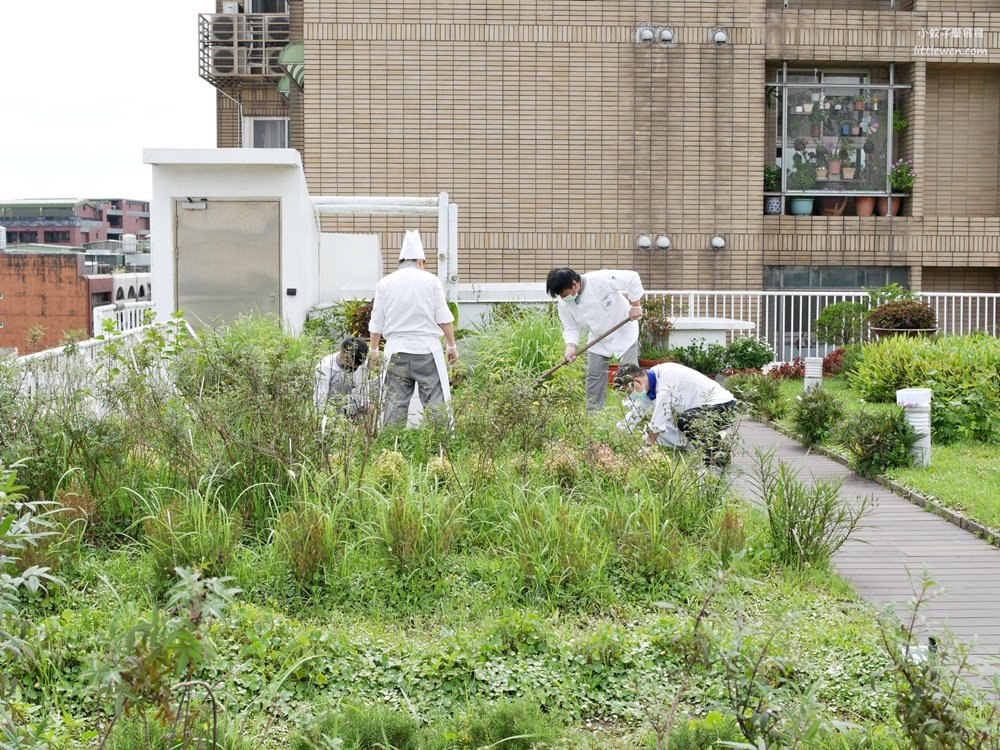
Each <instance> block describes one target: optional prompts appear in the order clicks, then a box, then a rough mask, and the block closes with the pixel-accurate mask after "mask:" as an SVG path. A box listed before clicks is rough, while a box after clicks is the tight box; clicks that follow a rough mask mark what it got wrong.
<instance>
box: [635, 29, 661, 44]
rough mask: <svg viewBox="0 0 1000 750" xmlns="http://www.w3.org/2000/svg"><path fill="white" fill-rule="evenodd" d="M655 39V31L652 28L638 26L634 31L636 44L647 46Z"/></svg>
mask: <svg viewBox="0 0 1000 750" xmlns="http://www.w3.org/2000/svg"><path fill="white" fill-rule="evenodd" d="M655 38H656V29H655V28H653V27H652V26H640V27H639V28H637V29H636V30H635V43H636V44H649V43H650V42H652V41H653V40H654V39H655Z"/></svg>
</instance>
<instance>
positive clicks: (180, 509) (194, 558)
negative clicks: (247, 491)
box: [142, 484, 241, 583]
mask: <svg viewBox="0 0 1000 750" xmlns="http://www.w3.org/2000/svg"><path fill="white" fill-rule="evenodd" d="M142 530H143V537H144V541H145V544H146V547H147V548H148V549H149V553H150V555H151V556H152V558H153V564H154V566H155V568H156V572H157V574H158V576H159V579H160V581H161V582H164V583H165V582H168V581H172V580H173V579H174V569H175V568H178V567H184V568H193V569H195V570H199V571H201V572H202V573H204V574H205V575H207V576H219V575H222V574H223V572H224V571H225V570H226V566H227V565H228V564H229V561H230V560H231V559H232V554H233V549H234V548H235V547H236V544H237V542H238V541H239V538H240V533H241V524H240V522H239V519H237V518H234V517H232V516H230V514H229V512H228V511H227V510H226V507H225V505H223V504H222V503H221V502H220V501H219V487H218V486H217V485H211V484H207V485H203V487H202V488H200V489H199V490H192V491H190V492H185V493H180V494H179V495H178V496H177V497H176V498H175V499H173V500H170V501H168V502H164V503H162V504H161V505H159V506H158V507H157V508H156V509H155V510H154V511H153V512H152V513H151V514H150V515H148V516H146V518H144V519H143V523H142Z"/></svg>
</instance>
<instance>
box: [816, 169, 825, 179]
mask: <svg viewBox="0 0 1000 750" xmlns="http://www.w3.org/2000/svg"><path fill="white" fill-rule="evenodd" d="M826 175H827V171H826V167H816V179H817V180H825V179H826Z"/></svg>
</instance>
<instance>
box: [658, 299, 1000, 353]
mask: <svg viewBox="0 0 1000 750" xmlns="http://www.w3.org/2000/svg"><path fill="white" fill-rule="evenodd" d="M647 295H649V296H655V297H665V298H666V299H668V300H669V306H668V310H669V313H670V315H672V316H691V317H708V318H729V319H734V320H741V321H746V322H750V323H753V324H754V325H755V326H756V331H755V332H753V333H752V334H751V335H757V336H759V337H761V338H762V339H764V340H766V341H767V343H768V344H770V346H771V348H772V349H774V352H775V360H776V361H778V362H790V361H791V360H793V359H795V358H796V357H814V356H819V357H822V356H826V355H827V354H829V353H830V352H831V351H833V350H834V349H836V348H837V347H836V346H835V345H833V344H824V343H821V342H819V341H818V340H817V339H816V334H815V328H816V318H817V317H818V316H819V313H820V312H821V311H822V310H823V308H824V307H826V306H827V305H832V304H833V303H835V302H863V303H867V302H868V293H867V292H861V291H845V292H832V291H831V292H806V291H801V292H798V291H792V292H788V291H786V292H767V291H764V292H757V291H746V292H743V291H733V292H726V291H708V290H689V291H671V290H666V291H648V292H647ZM917 297H918V299H920V300H921V301H923V302H926V303H927V304H929V305H930V306H931V307H932V308H933V309H934V312H935V313H936V314H937V320H938V331H939V332H940V333H942V334H966V333H972V332H974V331H986V332H987V333H990V334H991V335H993V336H996V335H997V333H998V330H1000V294H962V293H946V292H924V293H918V294H917ZM741 335H746V333H745V332H741V331H737V330H735V329H734V330H732V331H730V332H729V337H730V338H736V337H738V336H741ZM865 335H867V331H865Z"/></svg>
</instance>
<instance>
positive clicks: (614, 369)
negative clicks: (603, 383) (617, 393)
mask: <svg viewBox="0 0 1000 750" xmlns="http://www.w3.org/2000/svg"><path fill="white" fill-rule="evenodd" d="M617 374H618V365H608V385H614V384H615V376H616V375H617Z"/></svg>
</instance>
